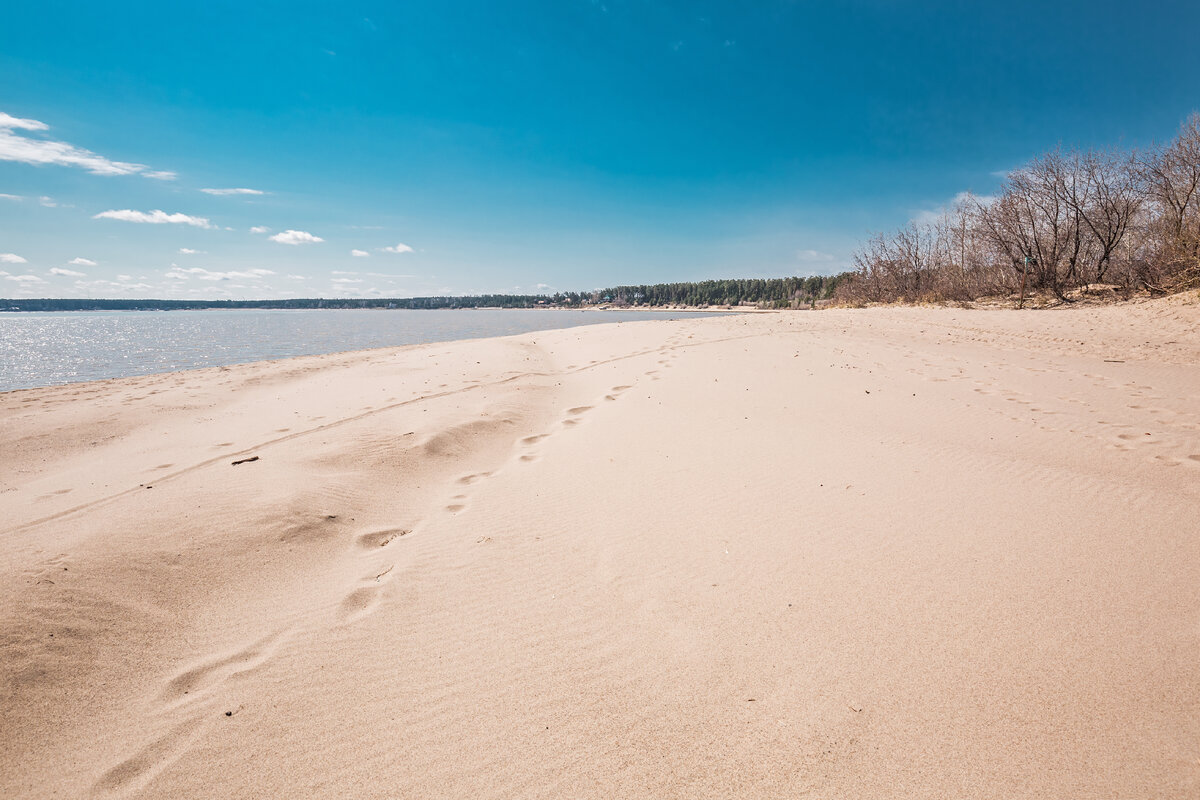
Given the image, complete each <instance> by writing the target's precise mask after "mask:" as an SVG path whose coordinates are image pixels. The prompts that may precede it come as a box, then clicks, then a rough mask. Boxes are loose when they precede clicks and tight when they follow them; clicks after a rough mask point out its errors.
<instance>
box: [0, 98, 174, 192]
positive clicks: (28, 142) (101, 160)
mask: <svg viewBox="0 0 1200 800" xmlns="http://www.w3.org/2000/svg"><path fill="white" fill-rule="evenodd" d="M49 129H50V126H49V125H47V124H46V123H44V122H39V121H38V120H36V119H20V118H18V117H14V116H11V115H9V114H5V113H4V112H2V111H0V161H19V162H21V163H23V164H36V165H44V164H57V165H59V166H66V167H79V168H81V169H85V170H87V171H88V172H90V173H92V174H93V175H136V174H138V173H142V174H144V175H148V176H150V177H161V176H163V175H166V174H168V173H164V172H153V171H148V168H147V167H146V165H145V164H132V163H129V162H127V161H112V160H110V159H107V158H105V157H104V156H102V155H98V154H96V153H93V152H92V151H90V150H85V149H83V148H82V147H76V146H75V145H72V144H67V143H66V142H56V141H54V140H53V139H39V138H33V137H30V136H25V135H22V134H20V133H16V131H19V130H23V131H45V130H49ZM171 176H172V177H174V175H173V174H171Z"/></svg>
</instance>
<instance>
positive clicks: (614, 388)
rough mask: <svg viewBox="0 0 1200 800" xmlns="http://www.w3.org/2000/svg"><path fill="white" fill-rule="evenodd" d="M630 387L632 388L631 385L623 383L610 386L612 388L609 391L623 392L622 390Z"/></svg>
mask: <svg viewBox="0 0 1200 800" xmlns="http://www.w3.org/2000/svg"><path fill="white" fill-rule="evenodd" d="M632 388H633V387H632V386H624V385H623V386H614V387H612V389H610V390H609V391H612V392H623V391H625V390H626V389H632Z"/></svg>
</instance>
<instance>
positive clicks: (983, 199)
mask: <svg viewBox="0 0 1200 800" xmlns="http://www.w3.org/2000/svg"><path fill="white" fill-rule="evenodd" d="M995 200H996V198H995V196H994V195H990V194H972V193H971V192H959V193H958V194H956V195H954V197H953V198H951V200H950V202H948V203H946V204H945V205H941V206H938V207H937V208H923V209H919V210H918V211H916V212H915V213H914V214H913V216H912V221H913V222H915V223H916V224H918V225H932V224H933V223H935V222H937V221H938V220H940V219H941V218H942V217H943V216H944V215H945V214H946V213H947V212H948V211H949V210H950V209H952V208H954V207H955V206H958V205H961V204H963V203H968V202H974V203H979V204H981V205H985V206H986V205H991V203H993V202H994V201H995Z"/></svg>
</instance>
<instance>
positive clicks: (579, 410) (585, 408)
mask: <svg viewBox="0 0 1200 800" xmlns="http://www.w3.org/2000/svg"><path fill="white" fill-rule="evenodd" d="M592 408H593V406H575V407H574V408H568V409H567V413H568V414H572V415H575V416H578V415H579V414H583V413H584V412H586V411H591V410H592Z"/></svg>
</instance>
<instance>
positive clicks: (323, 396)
mask: <svg viewBox="0 0 1200 800" xmlns="http://www.w3.org/2000/svg"><path fill="white" fill-rule="evenodd" d="M1197 396H1200V305H1197V304H1196V303H1195V301H1194V300H1191V299H1190V298H1186V297H1184V298H1168V299H1166V300H1161V301H1155V302H1152V303H1146V304H1141V305H1134V306H1122V307H1107V308H1081V309H1071V310H1065V311H1061V312H1020V313H1018V312H1008V311H966V310H956V309H944V308H897V309H866V310H845V311H827V312H820V313H795V314H770V315H751V316H736V317H719V318H709V319H689V320H685V321H676V322H668V321H665V320H664V321H658V322H630V323H620V324H616V325H604V326H595V327H587V328H577V329H571V330H566V331H544V332H538V333H534V334H526V335H522V336H517V337H509V338H504V339H494V340H483V341H473V342H458V343H443V344H436V345H424V346H418V347H409V348H395V349H387V350H375V351H364V352H362V353H348V354H337V355H334V356H315V357H310V358H301V359H289V360H285V361H279V362H264V363H260V364H251V365H244V366H238V367H230V368H221V369H213V370H199V371H195V372H189V373H173V374H169V375H161V376H148V377H143V378H131V379H123V380H115V381H105V382H99V383H92V384H80V385H76V386H65V387H56V388H52V389H40V390H26V391H21V392H11V393H7V394H3V395H0V431H2V432H3V441H4V442H5V448H6V457H5V459H3V463H2V464H0V512H3V520H4V522H3V524H2V526H0V527H2V528H3V530H2V535H3V541H4V546H3V548H2V549H0V553H2V555H0V568H2V569H3V570H4V577H5V580H4V581H3V582H2V584H0V585H2V588H0V608H2V609H3V612H2V614H0V652H2V653H3V658H2V659H0V681H2V683H0V692H2V695H0V709H2V711H0V731H2V732H0V752H3V756H0V793H3V794H4V795H6V796H16V797H40V796H46V795H48V794H51V793H54V792H57V793H58V794H62V795H67V796H91V795H94V796H143V797H159V796H196V797H208V796H211V797H228V796H247V797H250V796H275V795H302V796H327V797H334V796H345V795H348V794H349V795H354V796H363V797H395V796H442V797H461V796H472V797H474V796H488V797H493V796H494V797H516V796H520V797H557V796H562V795H570V796H580V797H589V796H612V795H622V796H645V797H693V796H697V795H706V796H712V795H716V796H731V797H732V796H737V797H749V796H798V795H804V794H805V793H811V794H812V795H813V796H858V797H899V796H914V795H915V796H956V797H1044V796H1092V795H1107V794H1119V795H1125V794H1132V795H1136V796H1143V795H1149V796H1159V797H1189V796H1194V793H1195V792H1196V791H1197V789H1198V787H1200V701H1198V700H1197V698H1196V695H1195V692H1194V687H1195V686H1196V685H1197V681H1198V680H1200V667H1197V666H1196V665H1197V664H1198V663H1200V658H1198V656H1200V625H1197V624H1196V618H1195V608H1197V607H1198V604H1197V601H1200V596H1198V595H1200V559H1197V556H1198V555H1200V543H1198V541H1197V539H1196V536H1195V533H1196V522H1195V509H1196V508H1197V507H1200V506H1198V505H1197V501H1200V409H1198V408H1197V405H1196V403H1195V398H1196V397H1197ZM253 457H257V458H258V460H257V461H246V462H245V463H239V464H237V465H236V466H235V465H234V463H233V462H235V461H241V460H243V459H247V458H253ZM1097 754H1103V758H1099V757H1098V755H1097Z"/></svg>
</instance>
